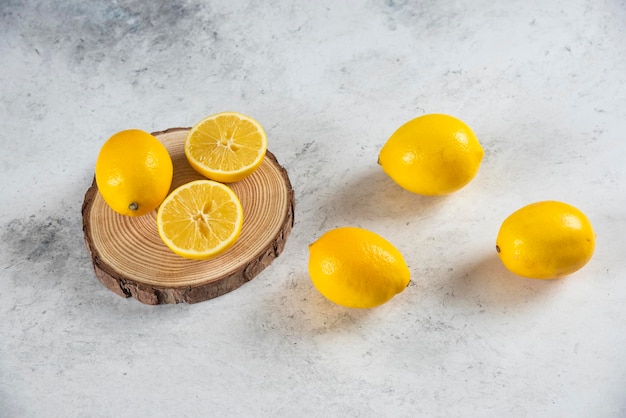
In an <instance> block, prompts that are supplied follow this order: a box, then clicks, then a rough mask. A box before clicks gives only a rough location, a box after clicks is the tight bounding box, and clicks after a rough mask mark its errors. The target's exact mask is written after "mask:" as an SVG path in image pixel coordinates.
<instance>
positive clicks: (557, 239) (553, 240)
mask: <svg viewBox="0 0 626 418" xmlns="http://www.w3.org/2000/svg"><path fill="white" fill-rule="evenodd" d="M594 247H595V233H594V232H593V228H592V227H591V222H589V219H587V217H586V216H585V214H584V213H582V212H581V211H580V210H578V209H577V208H575V207H573V206H571V205H568V204H567V203H563V202H556V201H551V200H550V201H543V202H536V203H532V204H530V205H528V206H524V207H523V208H521V209H519V210H517V211H515V212H513V214H511V215H510V216H509V217H508V218H506V219H505V220H504V222H503V223H502V226H501V227H500V230H499V232H498V237H497V239H496V250H497V251H498V255H499V256H500V260H502V262H503V263H504V265H505V267H506V268H507V269H509V270H510V271H511V272H513V273H515V274H518V275H520V276H523V277H529V278H534V279H556V278H559V277H563V276H566V275H568V274H571V273H573V272H575V271H577V270H579V269H581V268H582V267H583V266H584V265H585V264H587V262H588V261H589V260H590V259H591V256H592V255H593V251H594Z"/></svg>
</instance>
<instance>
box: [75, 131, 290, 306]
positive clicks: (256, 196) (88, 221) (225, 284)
mask: <svg viewBox="0 0 626 418" xmlns="http://www.w3.org/2000/svg"><path fill="white" fill-rule="evenodd" d="M188 130H189V128H172V129H168V130H166V131H162V132H155V133H153V135H155V136H156V137H157V138H158V139H159V140H160V141H161V142H162V143H163V144H164V145H165V147H166V148H167V150H168V151H169V153H170V155H171V157H172V162H173V163H174V179H173V181H172V189H171V190H174V188H176V187H178V186H180V185H182V184H185V183H187V182H189V181H192V180H198V179H202V178H203V177H202V175H200V174H198V173H197V172H196V171H195V170H194V169H193V168H191V166H190V165H189V164H188V163H187V159H186V157H185V153H184V150H183V145H184V142H185V136H186V134H187V131H188ZM230 186H231V187H232V189H233V190H234V192H235V193H236V194H237V196H238V197H239V199H240V200H241V205H242V206H243V212H244V222H243V227H242V231H241V235H240V237H239V239H238V240H237V242H236V243H235V245H234V246H233V247H231V248H230V249H229V250H228V251H226V252H225V253H224V254H222V255H220V256H218V257H216V258H213V259H210V260H203V261H197V260H188V259H185V258H182V257H179V256H178V255H176V254H174V253H173V252H172V251H171V250H170V249H169V248H167V247H166V246H165V244H163V242H162V241H161V238H160V237H159V233H158V231H157V225H156V210H155V211H153V212H151V213H149V214H147V215H144V216H140V217H127V216H122V215H119V214H117V213H116V212H114V211H113V210H112V209H110V208H109V207H108V206H107V204H106V203H105V202H104V200H103V199H102V196H101V195H100V193H99V192H98V187H97V185H96V182H95V179H94V181H93V183H92V185H91V187H89V189H88V190H87V192H86V193H85V200H84V202H83V206H82V216H83V232H84V235H85V244H86V246H87V249H88V251H89V254H90V255H91V259H92V262H93V267H94V270H95V272H96V277H97V278H98V279H99V280H100V282H102V284H104V286H106V287H107V288H108V289H110V290H112V291H113V292H115V293H117V294H118V295H120V296H124V297H131V296H132V297H134V298H136V299H137V300H139V301H141V302H143V303H147V304H151V305H157V304H164V303H181V302H186V303H196V302H201V301H205V300H208V299H211V298H214V297H217V296H220V295H223V294H225V293H228V292H230V291H232V290H235V289H236V288H238V287H239V286H241V285H242V284H244V283H246V282H247V281H249V280H251V279H252V278H254V277H255V276H256V275H258V274H259V273H260V272H261V271H262V270H263V269H264V268H265V267H267V266H268V265H269V264H270V263H271V262H272V261H273V260H274V259H275V258H276V257H278V255H279V254H280V253H281V252H282V250H283V248H284V246H285V243H286V240H287V236H288V235H289V233H290V232H291V228H292V226H293V215H294V192H293V189H292V187H291V183H290V181H289V176H288V175H287V171H286V170H285V169H284V168H283V167H281V166H280V164H278V161H277V160H276V157H275V156H274V155H273V154H272V153H271V152H269V151H268V152H267V154H266V156H265V159H264V161H263V163H262V164H261V166H260V167H259V168H258V169H257V170H256V171H255V172H254V173H253V174H251V175H250V176H248V177H247V178H245V179H244V180H242V181H239V182H237V183H232V184H230Z"/></svg>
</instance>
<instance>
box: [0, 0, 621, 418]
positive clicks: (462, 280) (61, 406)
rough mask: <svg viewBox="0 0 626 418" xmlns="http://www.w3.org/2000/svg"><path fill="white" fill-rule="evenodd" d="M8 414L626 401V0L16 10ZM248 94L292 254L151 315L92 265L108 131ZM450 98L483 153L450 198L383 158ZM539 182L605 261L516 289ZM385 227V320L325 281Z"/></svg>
mask: <svg viewBox="0 0 626 418" xmlns="http://www.w3.org/2000/svg"><path fill="white" fill-rule="evenodd" d="M0 56H1V57H2V64H0V92H1V94H0V114H1V116H2V131H1V133H0V149H1V151H0V174H1V181H0V200H1V202H2V204H1V205H0V235H1V242H0V416H2V417H7V418H9V417H74V416H75V417H86V416H89V417H142V416H146V417H147V416H153V417H156V416H159V417H160V416H163V417H206V416H213V417H383V416H385V417H418V416H424V417H504V416H506V417H596V418H598V417H624V416H626V350H625V349H624V347H625V346H626V325H625V322H624V318H625V317H626V283H625V282H624V280H625V279H626V277H625V276H626V267H625V262H624V248H626V239H625V238H624V232H625V230H626V215H625V210H624V208H625V207H626V190H625V188H624V181H625V176H626V164H625V163H624V161H626V142H625V141H624V138H623V134H624V131H625V130H626V110H625V109H626V107H625V106H624V103H626V75H625V74H626V3H625V2H624V0H600V1H595V0H571V1H564V0H555V1H544V0H528V1H525V2H514V1H500V2H494V1H487V0H475V1H471V2H459V1H452V0H442V1H433V0H421V1H407V0H386V1H384V0H379V1H373V0H355V1H350V2H337V1H330V0H321V1H296V2H279V1H268V2H253V1H248V2H244V1H230V0H229V1H226V0H217V1H211V2H208V1H200V0H187V1H173V2H166V1H154V2H145V1H139V0H119V1H102V0H97V1H91V2H83V1H79V0H51V1H43V0H21V1H14V0H3V1H2V2H0ZM224 110H236V111H239V112H242V113H246V114H249V115H251V116H253V117H254V118H256V119H257V120H259V121H260V122H261V123H262V124H263V125H264V126H265V128H266V130H267V133H268V136H269V143H270V149H271V150H272V152H273V153H274V154H275V155H276V156H277V158H278V160H279V161H280V162H281V164H283V165H284V166H285V167H286V168H287V170H288V171H289V175H290V177H291V181H292V183H293V186H294V189H295V192H296V202H297V203H296V212H295V219H296V222H295V226H294V229H293V232H292V234H291V236H290V237H289V241H288V243H287V246H286V248H285V251H284V252H283V254H282V255H281V256H280V257H279V258H278V259H277V260H276V261H275V262H274V263H273V264H272V265H271V266H270V267H268V268H267V269H266V270H265V271H264V272H263V273H262V274H261V275H259V276H258V277H257V278H255V279H254V280H253V281H251V282H249V283H247V284H246V285H244V286H243V287H241V288H240V289H238V290H236V291H235V292H232V293H229V294H227V295H224V296H222V297H219V298H217V299H213V300H211V301H207V302H203V303H200V304H196V305H185V304H181V305H167V306H156V307H155V306H147V305H143V304H141V303H139V302H137V301H136V300H134V299H124V298H121V297H119V296H117V295H115V294H113V293H112V292H110V291H108V290H107V289H105V288H104V287H103V286H102V285H100V283H99V282H98V281H97V280H96V278H95V276H94V273H93V270H92V268H91V265H90V260H89V257H88V255H87V253H86V250H85V247H84V245H83V237H82V230H81V213H80V209H81V203H82V200H83V194H84V192H85V191H86V189H87V187H88V186H89V184H90V182H91V180H92V176H93V168H94V163H95V159H96V156H97V153H98V150H99V148H100V146H101V145H102V143H103V142H104V141H105V140H106V139H107V138H108V137H109V136H110V135H112V134H113V133H115V132H116V131H119V130H122V129H127V128H139V129H143V130H147V131H159V130H163V129H166V128H170V127H177V126H190V125H192V124H193V123H195V122H196V121H198V120H199V119H200V118H202V117H204V116H206V115H208V114H211V113H215V112H219V111H224ZM434 112H442V113H448V114H452V115H455V116H457V117H459V118H461V119H463V120H464V121H466V122H467V123H468V124H469V125H470V126H471V127H472V128H473V130H474V131H475V132H476V134H477V136H478V137H479V139H480V141H481V142H482V144H483V146H484V148H485V158H484V161H483V165H482V167H481V169H480V172H479V174H478V176H477V177H476V178H475V180H474V181H473V182H472V183H471V184H470V185H469V186H467V187H466V188H464V189H463V190H461V191H459V192H458V193H455V194H453V195H450V196H447V197H444V198H425V197H419V196H417V195H412V194H410V193H408V192H405V191H403V190H401V189H400V188H399V187H398V186H396V185H395V184H394V183H393V182H392V181H391V180H390V179H389V178H387V177H386V176H385V175H384V173H383V172H382V170H381V169H380V167H379V166H378V165H377V164H376V158H377V154H378V151H379V149H380V147H381V146H382V144H383V143H384V142H385V141H386V140H387V138H388V137H389V135H391V133H393V131H394V130H395V129H396V128H397V127H399V126H400V125H401V124H402V123H404V122H405V121H407V120H409V119H412V118H414V117H416V116H418V115H421V114H424V113H434ZM543 199H556V200H563V201H566V202H568V203H570V204H573V205H575V206H577V207H579V208H580V209H581V210H583V211H584V212H585V213H586V214H587V215H588V216H589V218H590V219H591V221H592V223H593V224H594V227H595V230H596V233H597V248H596V253H595V255H594V257H593V259H592V261H591V262H590V263H589V264H588V265H587V266H586V267H585V268H584V269H583V270H581V271H579V272H577V273H576V274H574V275H572V276H570V277H568V278H566V279H563V280H558V281H550V282H545V281H534V280H527V279H521V278H518V277H515V276H512V275H511V274H509V273H507V271H506V270H505V269H504V268H503V266H502V265H501V263H500V262H499V260H498V259H497V256H496V253H495V250H494V243H495V235H496V234H497V230H498V228H499V225H500V223H501V222H502V220H503V219H504V218H505V217H506V216H507V215H508V214H509V213H511V212H512V211H514V210H515V209H517V208H519V207H521V206H523V205H525V204H527V203H531V202H533V201H538V200H543ZM344 225H354V226H360V227H363V228H367V229H370V230H372V231H375V232H377V233H379V234H381V235H383V236H384V237H386V238H387V239H389V240H390V241H392V242H393V243H394V244H395V245H396V247H397V248H398V249H399V250H400V251H402V253H403V254H405V257H406V259H407V260H408V263H409V266H410V269H411V274H412V282H411V285H410V286H409V287H408V288H407V289H406V290H405V291H404V292H403V293H402V294H400V295H398V296H396V297H395V298H394V299H393V300H392V301H391V302H389V303H388V304H386V305H383V306H381V307H379V308H376V309H371V310H348V309H344V308H341V307H338V306H335V305H333V304H331V303H330V302H328V301H326V300H325V299H324V298H323V297H322V296H321V295H320V294H319V293H317V291H316V290H315V289H314V287H313V285H312V283H311V281H310V279H309V278H308V275H307V271H306V264H307V259H308V252H307V246H308V244H309V243H311V242H313V241H314V240H315V239H316V238H317V237H319V236H320V235H321V234H322V233H323V232H325V231H326V230H328V229H331V228H334V227H337V226H344Z"/></svg>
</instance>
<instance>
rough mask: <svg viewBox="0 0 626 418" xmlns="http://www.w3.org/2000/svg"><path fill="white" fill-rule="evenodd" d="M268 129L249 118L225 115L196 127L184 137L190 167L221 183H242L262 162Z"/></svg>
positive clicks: (210, 119)
mask: <svg viewBox="0 0 626 418" xmlns="http://www.w3.org/2000/svg"><path fill="white" fill-rule="evenodd" d="M266 151H267V136H266V134H265V130H264V129H263V127H262V126H261V124H259V122H257V121H256V120H254V119H252V118H251V117H249V116H246V115H242V114H241V113H237V112H223V113H218V114H215V115H211V116H208V117H206V118H204V119H203V120H201V121H200V122H198V123H197V124H195V125H194V126H193V127H192V128H191V130H190V131H189V132H188V134H187V137H186V138H185V156H186V157H187V161H189V164H190V165H191V166H192V167H193V168H194V169H195V170H196V171H197V172H199V173H200V174H202V175H203V176H205V177H206V178H208V179H211V180H215V181H219V182H222V183H233V182H236V181H240V180H243V179H244V178H246V177H247V176H249V175H250V174H252V173H253V172H254V171H255V170H256V169H257V168H258V167H259V166H260V165H261V163H262V162H263V158H264V157H265V153H266Z"/></svg>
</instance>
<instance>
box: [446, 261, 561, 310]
mask: <svg viewBox="0 0 626 418" xmlns="http://www.w3.org/2000/svg"><path fill="white" fill-rule="evenodd" d="M454 271H455V272H456V274H455V275H454V276H452V277H451V278H450V283H449V286H450V287H449V292H450V293H449V294H450V295H452V297H451V298H450V299H454V300H463V301H465V302H469V303H471V304H474V305H475V306H477V307H478V308H483V309H486V310H487V309H503V308H515V307H520V306H523V305H526V304H531V303H534V302H536V301H537V300H543V299H549V298H551V297H552V296H554V295H555V292H556V290H557V289H558V288H559V287H561V286H562V284H563V282H562V280H563V279H557V280H538V279H529V278H525V277H521V276H518V275H516V274H514V273H512V272H510V271H509V270H507V269H506V267H505V266H504V265H503V264H502V262H501V261H500V259H499V257H498V255H497V253H496V251H495V249H494V251H493V254H484V255H483V256H482V257H481V258H479V260H478V261H477V262H475V263H472V264H469V265H467V266H465V267H461V268H457V269H455V270H454ZM453 274H454V273H453Z"/></svg>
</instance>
